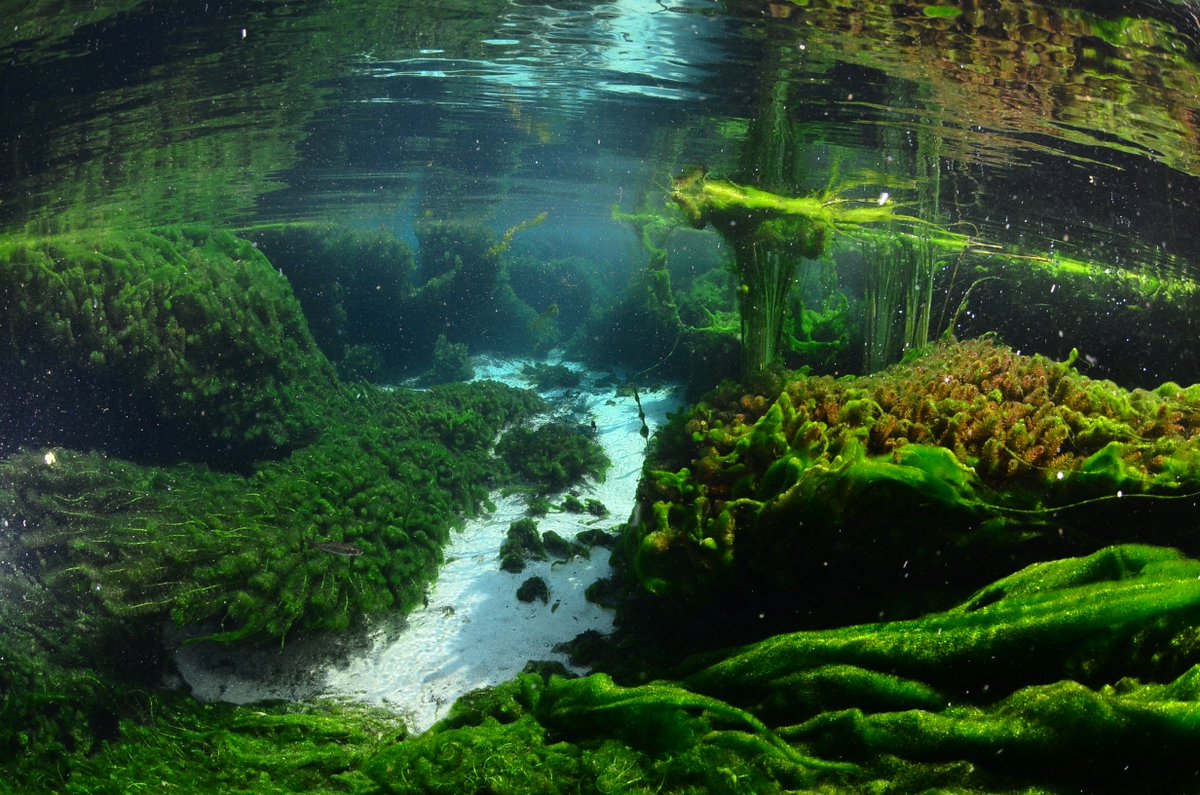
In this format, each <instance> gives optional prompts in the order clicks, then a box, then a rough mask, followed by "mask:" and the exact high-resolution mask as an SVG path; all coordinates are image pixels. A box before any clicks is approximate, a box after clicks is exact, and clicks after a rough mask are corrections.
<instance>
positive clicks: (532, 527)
mask: <svg viewBox="0 0 1200 795" xmlns="http://www.w3.org/2000/svg"><path fill="white" fill-rule="evenodd" d="M537 528H538V525H537V522H536V521H534V520H533V519H530V518H529V517H525V518H524V519H518V520H517V521H515V522H513V523H512V524H510V525H509V526H508V534H507V535H506V536H505V538H504V543H502V544H501V545H500V568H502V569H504V570H505V571H507V572H509V573H511V574H518V573H520V572H522V571H524V570H525V564H526V562H528V561H530V560H549V559H550V556H549V554H548V553H547V552H546V546H545V545H544V544H543V543H542V535H541V533H539V532H538V529H537Z"/></svg>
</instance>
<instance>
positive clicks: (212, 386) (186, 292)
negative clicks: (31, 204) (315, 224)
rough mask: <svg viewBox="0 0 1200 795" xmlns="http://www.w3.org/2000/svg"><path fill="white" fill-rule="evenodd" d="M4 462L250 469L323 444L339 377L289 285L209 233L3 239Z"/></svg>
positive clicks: (0, 401)
mask: <svg viewBox="0 0 1200 795" xmlns="http://www.w3.org/2000/svg"><path fill="white" fill-rule="evenodd" d="M0 301H2V302H3V304H4V306H5V307H6V311H5V328H4V331H3V335H4V339H5V343H4V344H3V345H2V346H0V349H2V350H0V431H2V433H0V437H2V439H3V441H2V442H0V452H11V451H13V450H15V449H16V448H17V446H19V445H23V444H25V445H39V444H63V445H68V446H71V447H76V448H80V449H92V448H94V449H98V450H107V451H110V452H113V453H117V454H120V455H124V456H126V457H131V458H135V459H140V460H162V459H174V460H178V457H179V456H184V457H187V458H188V459H189V460H193V461H197V462H205V463H210V464H214V465H218V466H224V467H232V468H242V467H244V466H245V465H246V464H247V463H248V462H250V461H253V460H258V459H262V458H268V457H274V456H279V455H282V454H285V453H287V452H288V451H290V450H293V449H295V448H297V447H299V446H301V445H303V444H305V443H307V442H309V441H311V440H312V439H313V438H314V437H315V435H316V433H317V429H318V426H319V418H318V416H317V414H316V412H315V410H314V397H315V396H316V395H319V394H320V393H322V392H324V391H326V390H329V389H331V388H333V387H334V385H335V382H336V378H335V376H334V373H333V369H332V368H331V367H330V366H329V363H328V361H327V360H326V359H325V357H323V356H321V355H320V352H319V351H318V350H317V347H316V345H315V344H314V343H313V338H312V337H311V336H310V334H309V330H308V327H307V325H306V323H305V317H304V315H303V313H302V311H301V307H300V305H299V304H298V303H297V301H296V299H295V297H294V296H293V294H292V291H291V288H290V286H289V285H288V282H287V280H285V279H284V278H283V277H282V276H280V275H279V273H278V272H277V271H276V270H275V269H274V268H273V267H272V266H271V264H270V263H268V262H267V260H266V259H265V258H264V257H263V255H262V254H261V253H260V252H259V251H257V250H256V249H255V248H254V247H253V246H252V245H251V244H250V243H248V242H246V241H244V240H241V239H239V238H236V237H234V236H233V235H231V234H229V233H226V232H214V231H212V230H208V229H204V228H199V227H182V228H173V229H161V230H157V231H126V232H95V233H79V234H72V235H61V236H55V237H44V238H34V237H21V236H14V237H8V238H4V239H3V240H0Z"/></svg>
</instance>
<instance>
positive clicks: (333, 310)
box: [238, 223, 416, 369]
mask: <svg viewBox="0 0 1200 795" xmlns="http://www.w3.org/2000/svg"><path fill="white" fill-rule="evenodd" d="M238 235H239V236H240V237H242V238H244V239H246V240H249V241H251V242H252V243H253V244H254V245H255V246H256V247H257V248H258V250H259V251H261V252H262V253H263V254H265V255H266V257H267V259H268V260H269V261H270V263H271V265H272V266H274V267H275V268H277V269H278V270H279V271H281V272H282V273H283V275H284V276H286V277H287V280H288V282H289V283H290V284H291V286H292V290H293V291H294V292H295V294H296V298H297V299H298V300H299V301H300V306H301V307H303V309H304V316H305V319H306V320H307V321H308V326H309V329H310V330H311V331H312V335H313V339H315V340H316V343H317V345H318V346H320V348H321V351H322V352H323V353H324V354H325V355H326V356H328V357H329V359H330V361H332V362H334V364H336V365H339V366H341V365H342V364H343V363H344V362H345V360H346V359H347V357H348V356H350V355H351V353H352V352H353V351H354V349H355V348H360V349H361V348H366V349H369V350H371V351H374V352H375V353H376V354H377V355H378V356H379V357H380V358H381V359H382V360H383V369H387V368H393V369H394V368H396V367H398V366H399V365H401V364H402V362H401V361H399V360H398V357H397V353H398V350H397V346H396V343H395V342H394V337H395V336H396V333H395V325H394V322H393V318H394V315H395V313H396V310H397V307H399V306H402V305H403V302H404V300H405V299H406V298H407V297H408V296H409V294H410V293H411V292H412V277H413V273H414V270H415V267H416V266H415V262H414V259H413V253H412V251H411V250H410V249H409V247H408V245H407V244H406V243H404V241H402V240H399V239H398V238H396V237H395V236H394V235H393V234H391V232H387V231H383V230H370V231H368V230H356V229H350V228H347V227H344V226H339V225H336V224H321V223H291V224H270V225H263V226H254V227H250V228H248V229H243V230H240V231H239V232H238ZM347 364H349V365H353V362H349V363H347Z"/></svg>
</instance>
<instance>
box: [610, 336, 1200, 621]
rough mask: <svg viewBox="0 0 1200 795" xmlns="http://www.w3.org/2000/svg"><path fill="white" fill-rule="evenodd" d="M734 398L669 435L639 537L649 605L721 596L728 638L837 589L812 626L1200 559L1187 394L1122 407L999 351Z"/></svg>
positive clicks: (945, 356) (644, 495)
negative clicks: (1021, 575)
mask: <svg viewBox="0 0 1200 795" xmlns="http://www.w3.org/2000/svg"><path fill="white" fill-rule="evenodd" d="M735 389H736V387H731V388H728V389H726V390H724V391H718V392H716V393H714V394H713V395H712V396H710V398H709V402H706V403H701V404H700V405H699V406H697V407H696V408H695V409H693V411H692V412H691V414H690V416H688V417H686V418H682V419H681V420H680V421H678V422H675V423H671V424H670V425H668V427H667V428H666V429H665V430H664V431H663V433H662V435H661V438H660V440H659V442H658V443H657V444H656V445H655V447H654V454H653V459H652V460H650V461H649V462H648V464H647V474H648V476H647V477H646V478H644V479H643V481H642V484H641V486H640V497H639V499H640V500H641V503H642V506H643V507H642V510H641V511H640V512H639V513H638V516H639V517H640V521H639V522H638V523H637V524H636V525H634V526H633V529H632V530H631V531H630V532H629V535H628V536H627V548H628V551H629V560H630V562H631V565H632V566H633V569H634V571H635V573H636V574H637V576H638V577H639V578H640V579H641V580H642V582H643V584H644V585H645V586H646V588H647V589H648V590H650V591H652V592H654V593H656V594H659V595H664V596H665V595H669V594H674V595H676V596H678V597H679V598H680V599H681V600H684V599H687V600H694V599H697V598H700V599H704V600H711V601H712V602H713V603H715V606H716V609H717V614H718V615H719V616H720V615H726V614H729V617H730V618H731V625H732V626H735V627H736V626H739V625H740V626H742V627H747V626H753V625H754V623H753V622H750V621H748V619H749V618H750V617H752V616H755V615H756V614H766V615H770V616H773V617H774V621H777V622H779V623H769V622H768V624H766V625H763V629H764V630H766V629H767V627H768V626H769V627H774V628H776V629H778V628H782V627H787V626H788V622H800V621H803V620H804V619H802V618H800V617H799V616H800V611H798V610H795V611H794V612H793V611H792V610H791V609H789V608H788V607H784V608H783V609H781V608H780V605H784V606H790V605H795V604H802V603H805V602H809V601H811V600H812V599H816V598H818V597H819V594H820V593H822V592H823V591H824V589H826V588H833V587H837V588H839V589H841V590H846V589H847V588H848V589H849V591H850V593H851V594H852V595H853V596H852V597H851V598H850V599H848V600H844V601H839V603H838V604H837V605H832V606H829V607H827V608H826V612H825V614H823V615H821V616H820V617H814V619H809V620H817V621H839V620H862V619H864V618H866V617H869V616H871V615H872V614H874V613H876V612H877V611H879V610H881V609H887V610H890V611H897V610H899V611H902V612H905V611H907V612H915V611H919V610H923V609H928V608H929V607H930V606H932V605H937V604H941V605H943V606H944V605H945V604H947V603H948V601H947V600H953V599H957V598H960V597H961V596H962V595H963V594H964V593H965V592H967V591H969V590H970V589H971V588H974V587H978V586H979V585H981V584H982V583H984V582H986V581H987V580H989V579H992V578H995V577H998V576H1001V575H1002V574H1004V573H1005V571H1006V570H1007V569H1006V567H1011V566H1013V565H1019V564H1020V563H1026V562H1031V561H1034V560H1038V559H1042V558H1045V557H1049V556H1053V555H1054V554H1055V553H1056V552H1057V553H1059V554H1061V553H1063V552H1070V551H1076V550H1080V549H1083V550H1087V549H1094V548H1097V547H1098V546H1102V545H1103V544H1105V543H1110V542H1119V541H1132V540H1149V541H1154V542H1156V543H1167V544H1180V545H1183V546H1184V547H1185V548H1187V549H1193V548H1195V546H1196V545H1195V544H1194V542H1192V541H1191V540H1190V539H1189V538H1188V537H1187V535H1186V534H1185V533H1183V532H1181V528H1182V527H1183V526H1185V524H1184V522H1185V521H1186V520H1185V519H1184V516H1185V514H1186V512H1187V510H1188V506H1189V504H1190V502H1189V498H1190V496H1191V495H1194V494H1195V493H1197V492H1200V470H1198V469H1197V468H1196V461H1197V453H1198V449H1197V447H1196V444H1195V443H1194V441H1193V438H1194V436H1195V433H1194V431H1193V430H1192V426H1193V425H1194V424H1195V419H1194V418H1195V417H1197V416H1200V415H1198V414H1197V413H1196V412H1195V410H1194V408H1193V406H1192V401H1193V399H1194V398H1193V396H1192V395H1191V394H1190V393H1188V392H1186V391H1184V390H1172V389H1167V390H1161V394H1155V393H1150V392H1145V391H1142V390H1135V391H1133V392H1127V391H1125V390H1122V389H1120V388H1118V387H1116V386H1115V385H1113V384H1111V383H1108V382H1098V381H1092V380H1090V379H1087V378H1085V377H1083V376H1081V375H1079V374H1078V373H1077V372H1075V371H1074V370H1073V369H1072V368H1071V367H1070V366H1069V365H1068V364H1059V363H1054V362H1050V361H1049V360H1046V359H1044V358H1042V357H1036V356H1035V357H1022V356H1018V355H1016V354H1015V353H1013V352H1012V351H1011V350H1009V349H1006V348H1003V347H1001V346H997V345H994V344H992V343H989V342H973V343H964V344H953V345H945V346H940V347H937V348H935V349H933V350H932V351H931V352H928V353H927V354H926V355H925V356H924V357H920V358H916V359H913V360H910V361H909V362H907V363H905V364H903V365H899V366H897V367H894V368H892V369H891V370H889V371H887V372H885V373H881V374H879V375H876V376H871V377H866V378H858V379H842V380H834V379H829V378H803V377H801V378H796V379H793V380H791V381H790V382H789V383H788V384H787V385H786V386H784V387H783V388H782V389H780V391H779V394H778V396H777V397H772V398H767V397H765V396H763V395H754V394H741V395H740V396H739V394H738V392H737V391H734V390H735ZM1150 515H1153V516H1155V517H1157V519H1156V520H1155V521H1153V522H1148V521H1147V519H1146V517H1147V516H1150ZM868 549H869V550H870V553H869V554H867V553H866V550H868ZM779 560H789V561H793V562H794V565H793V566H791V567H788V569H787V570H786V571H782V570H781V569H780V567H779V566H778V561H779ZM835 583H836V585H835ZM747 594H753V597H752V598H749V599H747V598H746V595H747ZM682 606H683V602H682V601H681V602H680V603H679V607H680V608H681V609H682ZM690 611H691V608H690V607H689V608H687V609H685V610H684V612H685V613H686V612H690ZM892 614H893V615H894V614H895V613H892ZM793 626H794V624H793ZM768 631H769V630H768Z"/></svg>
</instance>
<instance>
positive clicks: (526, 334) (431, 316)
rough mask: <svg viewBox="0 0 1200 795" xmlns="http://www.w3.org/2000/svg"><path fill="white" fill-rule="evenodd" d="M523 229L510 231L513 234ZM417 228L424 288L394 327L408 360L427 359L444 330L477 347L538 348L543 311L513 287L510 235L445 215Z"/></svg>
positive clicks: (420, 280) (411, 299) (448, 335)
mask: <svg viewBox="0 0 1200 795" xmlns="http://www.w3.org/2000/svg"><path fill="white" fill-rule="evenodd" d="M521 228H524V225H523V224H518V225H517V226H516V227H513V228H512V229H510V230H508V231H507V232H506V233H505V234H506V235H509V237H508V238H507V239H508V240H509V241H511V239H512V235H515V234H516V233H517V232H519V231H520V229H521ZM414 232H415V233H416V236H417V242H418V249H417V262H418V269H417V281H418V285H419V286H418V289H417V290H416V291H415V292H414V293H413V294H412V295H411V296H410V297H409V298H408V300H407V301H405V302H404V304H403V305H402V306H400V307H399V308H398V309H397V311H396V313H395V321H394V325H393V326H392V328H393V329H395V330H396V331H397V332H398V333H397V336H398V337H399V338H400V339H398V340H397V342H396V344H397V345H400V346H403V348H404V354H403V355H404V357H405V360H406V361H408V362H410V363H412V362H423V361H425V360H426V357H427V356H428V353H426V352H428V351H432V350H433V345H434V340H435V338H436V336H437V335H439V334H445V335H446V338H447V339H448V340H449V341H450V342H455V343H462V344H465V345H467V346H468V347H469V348H471V349H472V350H477V349H486V350H491V351H497V352H503V353H512V352H518V353H528V352H530V351H532V350H533V347H534V344H535V342H536V341H537V333H536V326H535V325H534V322H535V321H536V320H537V318H538V313H537V312H535V311H534V310H533V309H532V308H531V307H529V306H528V305H526V304H525V303H523V302H522V301H521V299H519V298H518V297H517V296H516V294H515V293H514V292H513V289H512V285H511V284H510V282H509V278H508V274H507V271H506V269H505V261H504V256H503V254H504V252H505V250H506V249H507V247H508V244H507V243H505V242H504V240H505V238H504V237H503V236H501V237H500V238H499V239H498V238H497V236H496V234H495V232H493V231H492V230H491V229H488V228H487V227H486V226H484V225H483V224H482V223H480V222H467V221H447V220H438V219H422V220H421V221H419V222H418V223H417V224H415V225H414Z"/></svg>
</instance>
